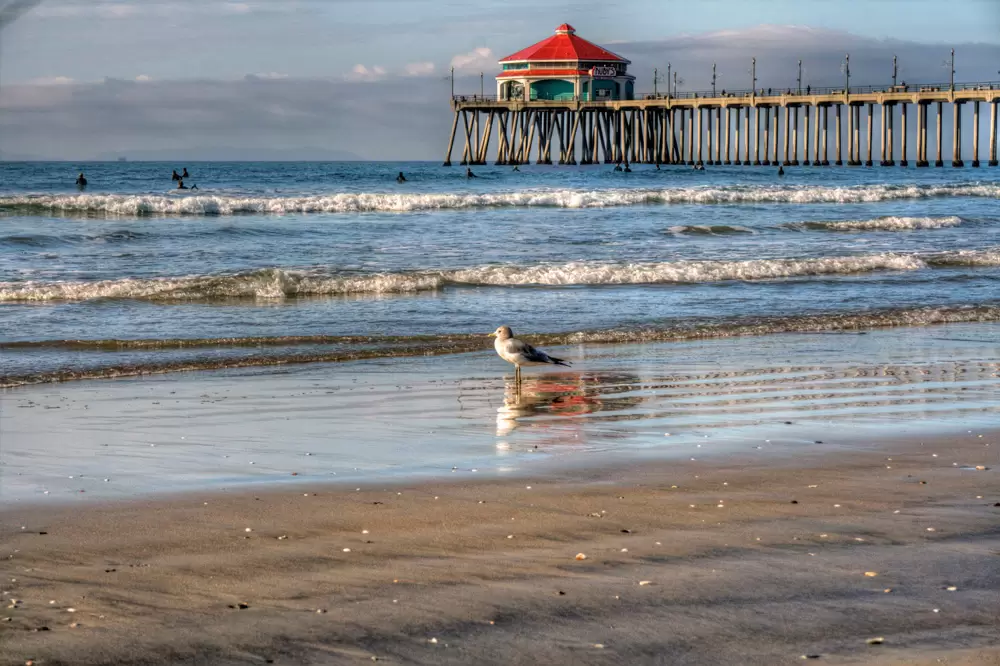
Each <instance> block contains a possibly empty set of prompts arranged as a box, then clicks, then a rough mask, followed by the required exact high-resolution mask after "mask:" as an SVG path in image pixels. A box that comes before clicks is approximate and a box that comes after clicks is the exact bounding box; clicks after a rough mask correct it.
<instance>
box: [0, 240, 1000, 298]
mask: <svg viewBox="0 0 1000 666" xmlns="http://www.w3.org/2000/svg"><path fill="white" fill-rule="evenodd" d="M958 266H970V267H983V266H1000V248H993V249H989V250H961V251H953V252H940V253H933V254H898V253H892V252H885V253H878V254H868V255H856V256H843V257H820V258H801V259H757V260H744V261H672V262H641V263H605V262H586V261H581V262H569V263H560V264H537V265H532V266H517V265H509V264H505V265H495V264H490V265H483V266H474V267H469V268H461V269H455V270H435V271H427V270H424V271H410V272H399V273H363V274H355V273H330V272H327V271H323V270H321V269H311V270H291V269H281V268H269V269H263V270H257V271H252V272H246V273H234V274H220V275H193V276H184V277H164V278H149V279H141V278H126V279H119V280H103V281H86V282H68V281H58V282H55V281H54V282H44V281H25V282H0V302H18V301H86V300H93V299H107V298H128V299H140V300H218V299H231V298H256V299H285V298H297V297H310V296H339V295H350V294H376V295H377V294H405V293H415V292H423V291H435V290H439V289H443V288H445V287H449V286H470V287H480V286H483V287H536V286H575V285H591V286H600V285H634V284H667V283H704V282H726V281H733V280H768V279H776V278H792V277H810V276H825V275H848V274H853V273H870V272H874V271H916V270H921V269H926V268H946V267H958Z"/></svg>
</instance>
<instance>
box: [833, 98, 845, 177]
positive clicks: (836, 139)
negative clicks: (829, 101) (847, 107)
mask: <svg viewBox="0 0 1000 666" xmlns="http://www.w3.org/2000/svg"><path fill="white" fill-rule="evenodd" d="M841 106H842V105H841V104H838V105H837V126H836V129H835V130H834V133H835V134H836V138H835V146H834V147H835V150H836V155H837V161H836V165H837V166H843V165H844V160H842V159H841V156H840V107H841Z"/></svg>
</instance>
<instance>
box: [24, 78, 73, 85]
mask: <svg viewBox="0 0 1000 666" xmlns="http://www.w3.org/2000/svg"><path fill="white" fill-rule="evenodd" d="M31 83H32V84H34V85H36V86H65V85H69V84H71V83H73V79H71V78H69V77H68V76H49V77H45V78H41V79H34V80H32V82H31Z"/></svg>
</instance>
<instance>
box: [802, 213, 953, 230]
mask: <svg viewBox="0 0 1000 666" xmlns="http://www.w3.org/2000/svg"><path fill="white" fill-rule="evenodd" d="M960 224H962V218H960V217H956V216H954V215H951V216H947V217H896V216H887V217H876V218H874V219H870V220H842V221H837V222H805V223H803V224H796V225H791V226H796V227H801V226H806V227H808V228H811V229H825V230H827V231H913V230H918V229H945V228H948V227H957V226H959V225H960Z"/></svg>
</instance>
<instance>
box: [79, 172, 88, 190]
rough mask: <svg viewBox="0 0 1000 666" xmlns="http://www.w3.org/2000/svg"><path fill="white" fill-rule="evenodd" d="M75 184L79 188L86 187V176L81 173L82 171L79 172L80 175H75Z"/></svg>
mask: <svg viewBox="0 0 1000 666" xmlns="http://www.w3.org/2000/svg"><path fill="white" fill-rule="evenodd" d="M76 186H77V187H79V188H80V189H83V188H85V187H87V178H86V176H84V175H83V172H82V171H81V172H80V175H79V176H77V177H76Z"/></svg>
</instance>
